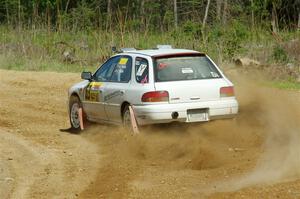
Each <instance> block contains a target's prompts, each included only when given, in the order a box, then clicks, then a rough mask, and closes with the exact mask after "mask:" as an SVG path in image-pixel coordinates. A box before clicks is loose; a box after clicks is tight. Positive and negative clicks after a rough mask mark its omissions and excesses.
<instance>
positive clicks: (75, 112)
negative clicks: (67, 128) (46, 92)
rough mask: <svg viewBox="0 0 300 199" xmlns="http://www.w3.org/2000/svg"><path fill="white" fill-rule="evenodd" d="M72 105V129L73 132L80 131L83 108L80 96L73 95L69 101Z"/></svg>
mask: <svg viewBox="0 0 300 199" xmlns="http://www.w3.org/2000/svg"><path fill="white" fill-rule="evenodd" d="M69 107H70V109H69V110H70V114H69V116H70V124H71V130H72V131H73V132H76V133H78V132H80V131H81V128H80V117H79V109H80V108H82V104H81V102H80V100H79V98H78V97H76V96H72V97H71V99H70V103H69Z"/></svg>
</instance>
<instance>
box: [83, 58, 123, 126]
mask: <svg viewBox="0 0 300 199" xmlns="http://www.w3.org/2000/svg"><path fill="white" fill-rule="evenodd" d="M119 57H120V56H116V57H112V58H110V59H109V60H107V61H106V62H105V63H104V64H103V65H102V66H101V67H100V68H99V69H98V70H97V71H96V72H95V74H94V75H93V78H92V81H91V82H90V83H89V84H88V85H87V86H86V87H85V89H84V100H83V108H84V110H85V113H86V114H87V117H88V118H89V119H90V120H94V121H101V120H107V119H108V118H107V115H106V113H105V109H104V107H105V102H104V95H103V94H104V91H105V89H106V88H107V83H108V82H109V81H110V77H111V75H112V73H113V71H114V68H115V66H116V65H117V63H118V61H119Z"/></svg>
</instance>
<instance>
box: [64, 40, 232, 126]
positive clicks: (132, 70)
mask: <svg viewBox="0 0 300 199" xmlns="http://www.w3.org/2000/svg"><path fill="white" fill-rule="evenodd" d="M81 77H82V79H84V81H82V82H80V83H77V84H75V85H74V86H72V87H71V88H70V89H69V117H70V123H71V127H72V128H73V129H74V130H80V117H79V115H78V110H79V109H80V108H82V109H81V110H82V112H83V117H84V119H86V120H88V121H93V122H107V123H113V124H123V125H125V126H127V127H129V126H130V125H131V124H132V122H131V119H132V117H131V115H130V110H129V109H130V108H132V110H133V113H134V117H135V119H136V123H137V125H148V124H156V123H170V122H206V121H209V120H214V119H219V118H232V117H234V116H235V115H236V114H237V113H238V102H237V100H236V98H235V94H234V87H233V84H232V83H231V82H230V80H228V78H226V76H225V75H224V74H223V73H222V71H221V70H220V69H219V68H218V66H217V65H216V64H215V63H214V62H213V61H212V60H211V59H210V58H209V57H208V56H207V55H206V54H204V53H201V52H197V51H194V50H186V49H173V48H172V47H171V46H167V45H163V46H158V47H157V48H155V49H149V50H135V49H123V50H122V51H120V52H118V53H117V54H115V55H114V56H112V57H111V58H109V59H108V60H107V61H106V62H105V63H104V64H102V65H101V66H100V67H99V68H98V69H97V70H96V71H95V72H94V73H91V72H83V73H82V74H81Z"/></svg>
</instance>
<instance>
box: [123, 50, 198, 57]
mask: <svg viewBox="0 0 300 199" xmlns="http://www.w3.org/2000/svg"><path fill="white" fill-rule="evenodd" d="M195 53H196V54H203V53H200V52H198V51H195V50H187V49H173V48H172V49H149V50H129V51H126V52H123V53H120V55H124V54H127V55H128V54H140V55H146V56H150V57H156V56H163V55H174V54H195Z"/></svg>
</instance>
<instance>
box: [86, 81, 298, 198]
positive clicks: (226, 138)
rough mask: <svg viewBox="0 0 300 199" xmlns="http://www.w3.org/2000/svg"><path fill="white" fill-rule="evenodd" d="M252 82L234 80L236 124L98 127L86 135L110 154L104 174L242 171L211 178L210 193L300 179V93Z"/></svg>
mask: <svg viewBox="0 0 300 199" xmlns="http://www.w3.org/2000/svg"><path fill="white" fill-rule="evenodd" d="M233 78H234V77H233ZM253 82H255V81H253V79H248V78H245V77H243V78H237V77H235V85H236V87H235V88H236V95H237V98H238V101H239V104H240V112H239V114H238V116H237V118H236V119H233V120H218V121H211V122H208V123H193V124H191V123H190V124H176V123H175V124H167V125H156V126H149V127H144V128H142V132H141V134H139V135H134V136H132V135H129V134H128V133H125V132H124V131H123V129H122V128H114V127H112V128H113V130H112V129H111V127H107V130H105V132H104V133H102V134H101V133H100V134H99V128H97V127H96V128H92V129H90V130H88V134H90V135H91V134H93V136H92V139H93V140H98V141H99V142H100V143H102V146H103V144H104V145H105V147H104V148H106V149H107V150H108V151H109V152H108V153H109V156H110V157H109V158H110V160H108V161H110V163H109V165H108V167H104V171H105V172H107V171H108V170H109V171H111V172H114V171H115V170H117V169H118V168H120V167H122V168H124V169H125V168H126V169H125V170H129V173H130V172H131V176H130V178H134V176H133V175H132V173H136V172H137V171H140V172H143V169H145V168H147V167H149V166H150V167H155V168H158V169H160V170H163V171H165V172H170V171H175V172H180V171H184V172H189V171H191V172H193V171H196V172H197V171H199V172H201V171H207V172H208V175H214V174H212V173H214V172H216V173H217V172H219V171H222V172H225V173H230V170H232V169H236V167H241V168H239V169H236V170H238V172H236V171H234V174H233V176H234V177H232V178H229V179H221V180H220V179H217V180H216V181H214V180H213V179H212V180H211V181H210V183H209V185H207V186H205V187H201V188H199V190H200V192H201V193H209V194H210V193H212V192H213V193H216V192H232V191H237V190H240V189H243V188H247V187H251V186H257V185H260V184H273V183H278V182H283V181H288V180H295V179H299V178H300V131H299V130H300V122H299V118H300V106H299V105H300V94H299V93H297V92H295V91H292V92H291V91H283V90H278V89H272V88H267V87H264V86H262V85H260V84H259V83H257V82H256V83H253ZM97 129H98V130H97ZM108 131H109V132H108ZM111 131H114V133H111ZM97 137H98V138H97ZM111 159H113V161H111ZM239 165H240V166H239ZM241 165H242V166H241ZM132 170H134V172H132ZM137 173H138V172H137ZM99 179H100V177H99ZM102 179H103V176H102ZM110 180H112V181H113V180H114V179H113V178H110ZM121 180H122V179H121V178H117V179H115V181H118V182H120V181H121ZM127 180H128V179H127ZM108 183H109V182H108ZM124 183H125V182H124ZM199 190H198V191H199Z"/></svg>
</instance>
